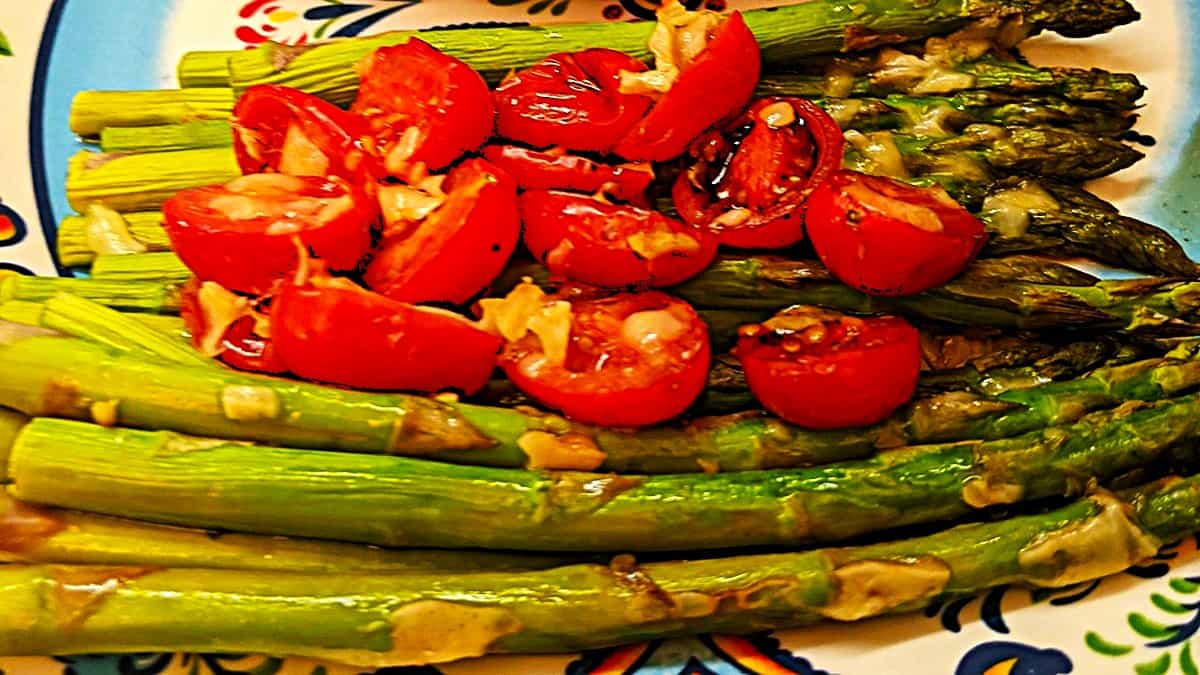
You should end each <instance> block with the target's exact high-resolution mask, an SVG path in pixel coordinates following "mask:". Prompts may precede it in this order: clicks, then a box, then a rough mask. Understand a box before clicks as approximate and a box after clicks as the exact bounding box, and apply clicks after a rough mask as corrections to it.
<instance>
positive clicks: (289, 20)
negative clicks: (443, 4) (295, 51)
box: [234, 0, 421, 46]
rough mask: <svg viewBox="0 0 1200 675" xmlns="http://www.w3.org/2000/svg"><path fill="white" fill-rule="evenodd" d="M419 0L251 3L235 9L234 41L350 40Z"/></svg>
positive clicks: (263, 0) (270, 0) (257, 0)
mask: <svg viewBox="0 0 1200 675" xmlns="http://www.w3.org/2000/svg"><path fill="white" fill-rule="evenodd" d="M420 3H421V0H376V1H374V2H357V3H353V2H339V1H338V0H319V1H316V0H251V1H250V2H247V3H246V4H244V5H242V7H241V9H239V10H238V17H239V20H240V23H239V25H238V26H237V27H236V28H235V29H234V34H235V35H236V36H237V38H238V40H240V41H242V43H244V44H245V45H246V46H253V45H257V44H260V43H263V42H266V41H268V40H271V41H274V42H280V43H283V44H289V45H302V44H306V43H308V42H309V41H310V40H322V39H327V38H340V37H354V36H355V35H359V34H361V33H362V32H364V31H366V30H368V29H370V28H371V27H372V26H374V25H375V24H377V23H379V22H380V21H383V20H384V19H386V18H388V17H390V16H391V15H393V14H395V13H396V12H399V11H401V10H404V9H408V8H409V7H413V6H415V5H418V4H420Z"/></svg>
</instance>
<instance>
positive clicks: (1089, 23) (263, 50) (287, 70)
mask: <svg viewBox="0 0 1200 675" xmlns="http://www.w3.org/2000/svg"><path fill="white" fill-rule="evenodd" d="M997 13H1001V14H1006V15H1013V14H1019V15H1021V16H1022V17H1023V18H1024V19H1025V20H1026V22H1027V23H1028V24H1029V25H1030V26H1031V27H1034V28H1045V29H1048V30H1053V31H1057V32H1060V33H1063V34H1069V35H1091V34H1095V33H1098V32H1104V31H1106V30H1109V29H1111V28H1113V27H1115V26H1119V25H1122V24H1125V23H1128V22H1130V21H1133V20H1135V19H1136V18H1137V16H1138V14H1137V12H1136V11H1135V10H1134V9H1133V8H1132V7H1131V6H1130V5H1129V4H1128V3H1126V2H1124V0H1077V1H1075V2H1072V3H1069V4H1067V5H1064V4H1063V3H1059V2H1050V1H1048V0H931V1H928V2H912V1H906V0H868V1H867V2H865V3H860V4H859V5H858V6H857V7H856V11H853V12H850V11H846V8H845V5H844V4H843V3H841V2H839V1H838V0H815V1H814V2H807V3H799V4H795V5H790V6H786V7H778V8H774V9H770V10H751V11H747V12H744V16H745V19H746V23H747V25H749V26H750V29H751V30H752V31H753V32H754V35H755V37H756V38H757V39H758V43H759V45H760V46H761V47H762V55H763V63H764V65H765V66H766V67H767V68H768V69H770V68H778V67H780V66H786V65H788V64H789V63H792V62H794V61H796V60H797V59H800V58H802V57H805V56H810V55H814V54H823V53H830V52H843V51H854V50H859V49H868V48H871V47H874V46H878V45H879V44H886V43H889V42H902V41H906V40H914V39H920V38H924V37H928V36H930V35H937V34H942V33H949V32H951V31H954V30H957V29H959V28H961V27H962V26H964V25H965V24H966V23H967V22H969V21H970V20H972V19H976V18H984V17H990V16H994V15H996V14H997ZM651 30H652V26H651V25H649V24H647V23H631V22H626V23H620V22H606V23H594V24H584V23H581V24H564V25H555V26H545V27H539V26H521V27H498V28H492V27H488V28H472V29H467V30H430V31H422V32H419V33H418V32H411V31H401V32H394V33H385V34H382V35H377V36H372V37H359V38H353V39H349V40H341V41H334V42H327V43H322V44H317V45H307V46H303V47H292V46H286V45H279V44H272V43H268V44H264V45H262V46H260V47H258V48H256V49H253V50H249V51H246V52H243V53H240V54H235V55H233V56H231V57H230V59H229V70H230V74H231V77H230V81H231V83H232V84H233V86H234V88H235V89H238V90H244V89H246V88H247V87H249V86H252V85H255V84H268V83H270V84H282V85H287V86H291V87H296V88H298V89H302V90H304V91H307V92H309V93H313V94H317V95H319V96H322V97H324V98H327V99H329V100H331V101H334V102H337V103H347V102H349V101H350V100H352V99H353V97H354V94H355V91H356V89H357V87H358V75H357V73H356V72H355V70H354V66H355V65H356V64H357V63H358V62H359V61H360V60H361V59H362V58H363V57H364V56H366V55H367V54H369V53H370V52H371V51H373V50H375V49H377V48H379V47H384V46H388V45H394V44H399V43H403V42H406V41H407V40H408V39H409V38H410V37H413V36H416V37H420V38H421V39H422V40H425V41H426V42H428V43H429V44H431V45H433V46H434V47H436V48H438V49H440V50H442V51H444V52H446V53H448V54H450V55H452V56H456V57H458V58H460V59H462V60H463V61H465V62H466V63H467V64H468V65H470V66H471V67H472V68H475V69H476V70H479V71H482V72H484V74H485V75H488V76H490V77H491V79H493V80H495V79H498V77H499V76H502V75H503V74H504V73H505V72H508V71H509V70H511V69H513V68H521V67H524V66H528V65H532V64H533V63H535V62H537V61H539V60H541V59H542V58H544V57H545V56H546V55H547V54H550V53H553V52H562V51H567V52H570V51H580V50H583V49H587V48H589V47H594V46H596V45H605V46H607V47H609V48H612V49H617V50H620V51H624V52H628V53H630V54H632V55H634V56H635V57H637V58H641V59H646V58H648V57H649V55H650V54H649V50H648V48H647V41H648V39H649V37H650V32H651Z"/></svg>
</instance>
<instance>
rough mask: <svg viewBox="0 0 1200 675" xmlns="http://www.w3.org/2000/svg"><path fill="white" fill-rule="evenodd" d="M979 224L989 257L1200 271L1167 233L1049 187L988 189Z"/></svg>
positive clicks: (1024, 184)
mask: <svg viewBox="0 0 1200 675" xmlns="http://www.w3.org/2000/svg"><path fill="white" fill-rule="evenodd" d="M980 217H981V219H982V220H983V221H984V223H985V225H986V226H987V228H988V231H989V232H990V233H991V235H992V237H991V239H990V240H989V242H988V249H989V251H991V252H994V253H1008V252H1012V251H1028V250H1030V248H1031V247H1033V246H1038V245H1039V244H1040V248H1041V250H1042V251H1044V252H1047V253H1056V254H1059V255H1081V256H1087V257H1090V258H1092V259H1094V260H1097V261H1100V262H1104V263H1108V264H1112V265H1116V266H1119V267H1124V268H1126V269H1132V270H1137V271H1141V272H1149V273H1151V274H1163V275H1168V276H1172V275H1173V276H1183V277H1196V276H1198V275H1200V267H1197V265H1196V263H1195V262H1194V261H1193V260H1192V259H1191V258H1189V257H1188V255H1187V253H1186V252H1185V251H1184V250H1183V247H1182V246H1181V245H1180V244H1179V242H1178V241H1176V240H1175V238H1174V237H1172V236H1171V235H1170V234H1169V233H1167V232H1165V231H1164V230H1161V229H1159V228H1157V227H1155V226H1153V225H1150V224H1148V223H1144V222H1142V221H1140V220H1137V219H1134V218H1130V217H1128V216H1123V215H1121V213H1120V212H1118V211H1117V209H1116V208H1115V207H1113V206H1112V205H1111V204H1108V203H1107V202H1105V201H1104V200H1102V199H1100V198H1098V197H1096V196H1094V195H1092V194H1091V193H1089V192H1087V191H1086V190H1083V189H1080V188H1078V187H1075V186H1072V185H1065V184H1062V183H1057V182H1054V181H1046V180H1039V181H1034V180H1030V179H1025V178H1013V179H1008V180H1004V181H1000V182H998V183H996V184H994V185H993V186H991V187H990V188H989V191H988V195H987V197H986V198H985V199H984V201H983V205H982V209H981V213H980Z"/></svg>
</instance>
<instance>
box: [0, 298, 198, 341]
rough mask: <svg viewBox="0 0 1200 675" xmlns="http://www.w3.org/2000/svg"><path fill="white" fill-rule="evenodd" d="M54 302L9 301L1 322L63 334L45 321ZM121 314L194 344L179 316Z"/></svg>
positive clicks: (2, 305) (3, 305)
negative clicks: (49, 306)
mask: <svg viewBox="0 0 1200 675" xmlns="http://www.w3.org/2000/svg"><path fill="white" fill-rule="evenodd" d="M56 297H57V296H56ZM76 297H77V296H76ZM52 300H53V299H51V300H48V301H46V302H28V301H25V300H8V301H6V302H0V321H8V322H10V323H17V324H21V325H24V326H34V327H39V328H50V329H52V330H59V331H60V332H62V329H61V328H58V329H55V328H53V327H51V326H48V325H46V322H45V321H44V318H45V316H46V305H47V303H49V302H51V301H52ZM85 302H88V303H89V305H91V306H98V307H101V308H103V309H108V308H107V307H105V306H104V305H99V304H98V303H92V302H91V301H85ZM120 314H121V320H122V321H124V320H132V321H137V322H138V323H140V324H142V326H144V327H146V328H150V329H153V330H154V331H156V332H157V333H161V334H163V335H165V336H167V337H169V338H171V339H172V340H173V341H175V342H177V343H180V344H185V345H190V344H191V343H192V336H191V333H190V332H188V329H187V326H185V325H184V323H183V319H181V318H179V317H177V316H169V315H165V314H148V313H145V312H121V313H120ZM66 325H68V324H60V326H63V327H65V326H66ZM69 334H70V335H71V336H72V337H78V338H81V339H88V337H87V336H86V335H83V334H74V333H69Z"/></svg>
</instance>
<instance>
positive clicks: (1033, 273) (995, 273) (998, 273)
mask: <svg viewBox="0 0 1200 675" xmlns="http://www.w3.org/2000/svg"><path fill="white" fill-rule="evenodd" d="M143 255H146V254H143ZM137 257H141V256H140V255H139V256H137ZM960 279H961V280H962V281H968V282H973V283H987V282H997V281H998V282H1009V281H1021V282H1024V283H1027V284H1054V285H1059V286H1091V285H1093V284H1095V283H1097V282H1098V281H1100V279H1099V278H1098V277H1096V276H1094V275H1092V274H1089V273H1088V272H1085V271H1083V270H1080V269H1078V268H1075V267H1071V266H1070V265H1067V264H1064V263H1061V262H1058V261H1057V260H1048V259H1046V258H1041V257H1038V256H1032V255H1008V256H1005V257H1003V258H983V259H981V260H978V261H976V262H975V263H974V264H973V265H971V266H970V267H968V268H967V269H966V271H965V272H963V274H962V276H961V277H960Z"/></svg>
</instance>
